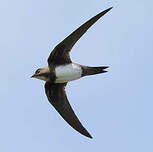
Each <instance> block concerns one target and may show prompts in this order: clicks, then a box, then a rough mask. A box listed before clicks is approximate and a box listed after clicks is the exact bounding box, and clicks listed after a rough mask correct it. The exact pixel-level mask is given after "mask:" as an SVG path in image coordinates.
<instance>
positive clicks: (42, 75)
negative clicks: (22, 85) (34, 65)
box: [31, 66, 50, 81]
mask: <svg viewBox="0 0 153 152" xmlns="http://www.w3.org/2000/svg"><path fill="white" fill-rule="evenodd" d="M49 76H50V70H49V68H48V66H47V67H43V68H39V69H37V70H36V71H35V73H34V74H33V75H32V76H31V78H37V79H40V80H44V81H49Z"/></svg>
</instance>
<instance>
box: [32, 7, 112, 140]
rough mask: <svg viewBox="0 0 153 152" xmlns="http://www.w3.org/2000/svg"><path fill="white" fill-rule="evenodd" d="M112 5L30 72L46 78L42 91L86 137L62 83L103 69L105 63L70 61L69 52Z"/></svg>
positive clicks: (82, 26) (87, 133)
mask: <svg viewBox="0 0 153 152" xmlns="http://www.w3.org/2000/svg"><path fill="white" fill-rule="evenodd" d="M111 9H112V7H111V8H109V9H106V10H105V11H103V12H101V13H99V14H97V15H96V16H94V17H93V18H91V19H90V20H88V21H87V22H86V23H84V24H83V25H81V26H80V27H79V28H78V29H76V30H75V31H74V32H73V33H71V34H70V35H69V36H68V37H66V38H65V39H64V40H63V41H62V42H60V43H59V44H58V45H57V46H56V47H55V48H54V49H53V51H52V52H51V54H50V55H49V58H48V66H47V67H44V68H40V69H38V70H37V71H36V72H35V74H34V75H33V76H32V77H35V78H38V79H41V80H44V81H46V83H45V92H46V95H47V98H48V100H49V102H50V103H51V104H52V105H53V106H54V108H55V109H56V110H57V112H58V113H59V114H60V115H61V116H62V117H63V119H64V120H65V121H66V122H67V123H68V124H69V125H71V127H73V128H74V129H75V130H77V131H78V132H80V133H81V134H82V135H85V136H87V137H89V138H92V136H91V135H90V134H89V132H88V131H87V130H86V129H85V128H84V127H83V125H82V124H81V122H80V121H79V119H78V118H77V116H76V115H75V113H74V111H73V109H72V108H71V106H70V104H69V101H68V99H67V96H66V92H65V86H66V85H67V82H69V81H72V80H76V79H79V78H81V77H83V76H88V75H93V74H99V73H104V72H106V71H105V69H106V68H108V66H101V67H88V66H83V65H79V64H75V63H73V62H72V61H71V59H70V54H69V53H70V51H71V49H72V47H73V46H74V44H75V43H76V42H77V41H78V40H79V39H80V37H81V36H82V35H83V34H84V33H85V32H86V31H87V30H88V29H89V28H90V27H91V26H92V25H93V24H94V23H95V22H96V21H97V20H98V19H99V18H101V17H102V16H103V15H104V14H106V13H107V12H108V11H110V10H111Z"/></svg>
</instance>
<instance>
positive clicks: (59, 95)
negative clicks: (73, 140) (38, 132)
mask: <svg viewBox="0 0 153 152" xmlns="http://www.w3.org/2000/svg"><path fill="white" fill-rule="evenodd" d="M65 86H66V83H56V84H55V83H50V82H46V84H45V92H46V95H47V98H48V100H49V102H50V103H51V104H52V105H53V106H54V108H55V109H56V110H57V112H58V113H59V114H60V115H61V116H62V118H63V119H64V120H65V121H66V122H67V123H68V124H69V125H70V126H71V127H72V128H74V129H75V130H76V131H78V132H79V133H81V134H82V135H84V136H86V137H89V138H92V136H91V135H90V134H89V132H88V131H87V130H86V129H85V128H84V127H83V125H82V124H81V122H80V121H79V119H78V118H77V116H76V115H75V113H74V111H73V109H72V107H71V105H70V104H69V102H68V99H67V97H66V93H65Z"/></svg>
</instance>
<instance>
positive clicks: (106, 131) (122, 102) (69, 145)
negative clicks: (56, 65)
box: [0, 0, 153, 152]
mask: <svg viewBox="0 0 153 152" xmlns="http://www.w3.org/2000/svg"><path fill="white" fill-rule="evenodd" d="M112 6H113V7H114V8H113V9H112V10H111V11H110V12H108V13H107V14H106V15H105V16H104V17H103V18H101V19H100V20H98V22H96V24H94V25H93V26H92V27H91V28H90V29H89V30H88V32H87V33H86V34H85V35H84V36H83V37H82V38H81V39H80V40H79V42H78V43H77V44H76V45H75V46H74V47H73V50H72V52H71V58H72V60H73V61H74V62H76V63H80V64H83V65H90V66H101V65H109V66H110V68H109V69H108V71H109V72H107V73H104V74H101V75H95V76H90V77H84V78H82V79H80V80H76V81H73V82H70V83H69V84H68V86H67V88H66V91H67V96H68V99H69V101H70V103H71V105H72V107H73V109H74V111H75V113H76V114H77V116H78V117H79V119H80V121H81V122H82V124H83V125H84V126H85V128H87V130H88V131H89V132H90V133H91V135H92V136H93V139H89V138H86V137H84V136H82V135H81V134H79V133H78V132H76V131H75V130H73V129H72V128H71V127H70V126H69V125H68V124H67V123H66V122H65V121H64V120H63V119H62V118H61V117H60V116H59V114H58V113H57V112H56V111H55V109H54V108H53V107H52V106H51V105H50V104H49V102H48V100H47V98H46V95H45V91H44V82H42V81H39V80H36V79H31V78H30V76H31V75H32V74H33V72H34V71H35V70H36V69H37V68H39V67H42V66H45V65H47V58H48V56H49V54H50V51H51V50H52V49H53V48H54V47H55V46H56V45H57V44H58V43H59V42H60V41H61V40H63V39H64V38H65V37H66V36H68V35H69V34H70V33H71V32H72V31H73V30H75V29H76V28H77V27H78V26H80V25H81V24H82V23H84V22H85V21H87V20H88V19H90V18H91V17H93V16H94V15H96V14H97V13H99V12H100V11H102V10H105V9H107V8H109V7H112ZM0 52H1V54H0V71H1V76H0V78H1V84H0V151H1V152H10V151H11V152H27V151H28V152H34V151H36V152H42V151H43V152H53V151H54V152H61V151H63V152H79V151H80V152H81V151H88V152H93V151H97V152H152V151H153V1H152V0H146V1H144V0H139V1H138V0H128V1H123V0H112V1H111V0H109V1H108V0H84V1H83V0H77V1H72V0H63V1H61V0H56V1H52V0H43V1H42V0H13V1H11V0H1V1H0Z"/></svg>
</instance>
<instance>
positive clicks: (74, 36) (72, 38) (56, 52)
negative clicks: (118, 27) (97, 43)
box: [48, 7, 112, 66]
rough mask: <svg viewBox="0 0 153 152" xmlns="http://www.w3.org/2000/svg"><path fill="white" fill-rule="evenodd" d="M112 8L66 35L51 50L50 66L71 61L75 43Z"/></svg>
mask: <svg viewBox="0 0 153 152" xmlns="http://www.w3.org/2000/svg"><path fill="white" fill-rule="evenodd" d="M111 9H112V7H111V8H109V9H106V10H105V11H103V12H101V13H99V14H97V15H96V16H94V17H93V18H91V19H90V20H88V21H87V22H86V23H84V24H83V25H81V26H80V27H79V28H78V29H76V30H75V31H74V32H73V33H71V34H70V35H69V36H68V37H66V38H65V39H64V40H63V41H62V42H60V43H59V44H58V45H57V46H56V47H55V48H54V49H53V51H52V52H51V54H50V56H49V58H48V64H49V66H50V65H51V64H54V65H60V64H65V63H71V59H70V55H69V52H70V50H71V49H72V47H73V45H74V44H75V43H76V42H77V41H78V40H79V39H80V37H81V36H82V35H83V34H84V33H85V32H86V31H87V30H88V29H89V28H90V27H91V26H92V25H93V24H94V23H95V22H96V21H97V20H98V19H99V18H100V17H102V16H103V15H104V14H106V13H107V12H108V11H109V10H111Z"/></svg>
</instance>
